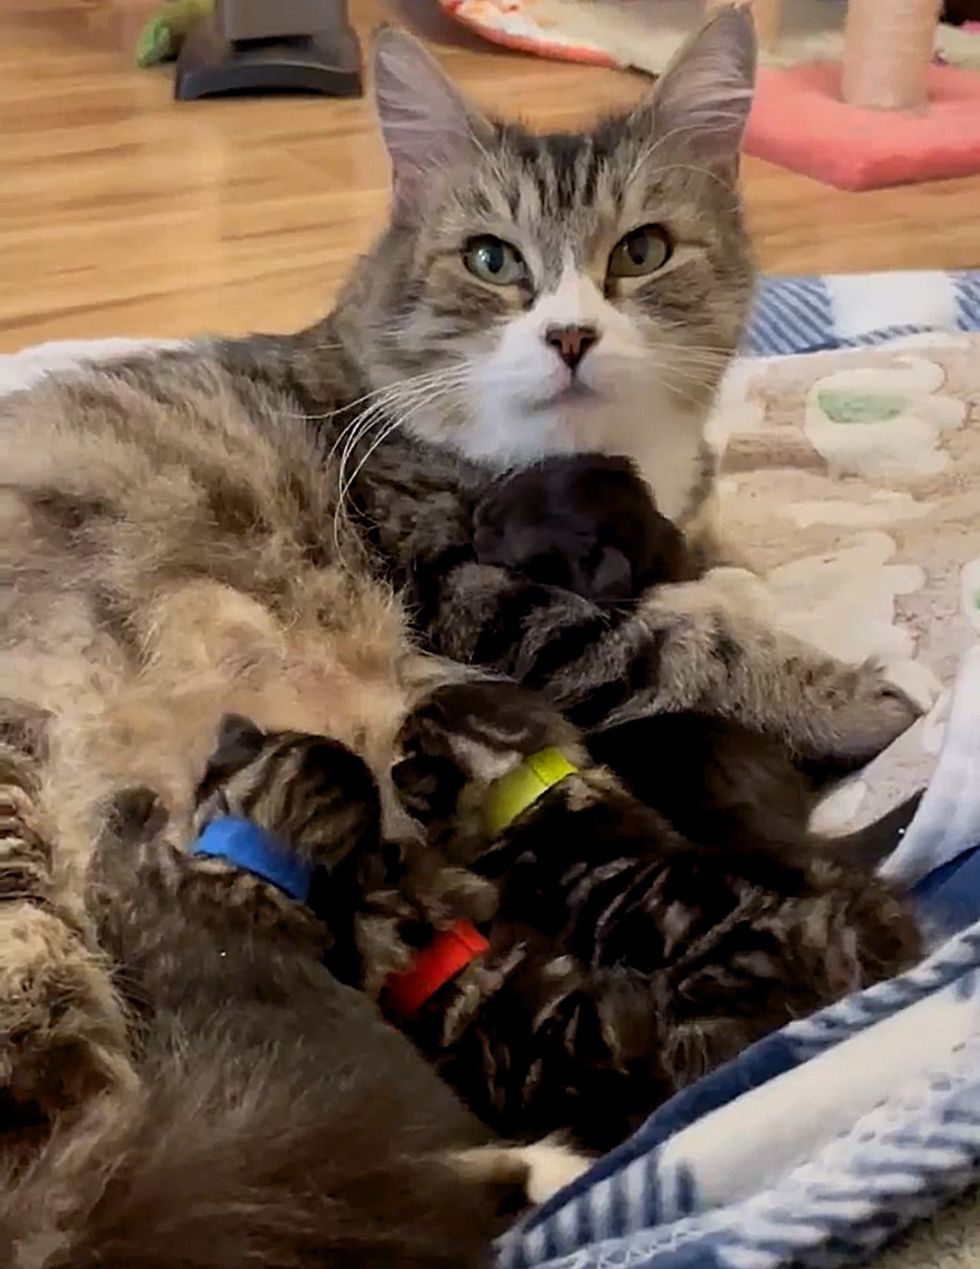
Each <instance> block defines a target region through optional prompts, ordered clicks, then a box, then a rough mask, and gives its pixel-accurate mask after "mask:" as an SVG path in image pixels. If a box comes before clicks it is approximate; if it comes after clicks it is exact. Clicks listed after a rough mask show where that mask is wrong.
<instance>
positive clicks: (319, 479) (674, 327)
mask: <svg viewBox="0 0 980 1269" xmlns="http://www.w3.org/2000/svg"><path fill="white" fill-rule="evenodd" d="M752 75H753V40H752V33H751V27H750V21H749V18H748V17H747V16H746V15H745V13H744V11H741V10H734V9H733V10H727V11H722V12H721V14H720V15H719V16H718V17H717V18H716V19H715V20H714V21H713V22H712V23H711V24H710V25H709V26H708V27H707V28H705V30H704V31H703V32H702V33H701V35H700V36H699V37H697V38H696V39H695V40H694V41H693V42H692V43H691V44H690V45H689V46H688V47H687V48H686V50H685V51H684V52H683V53H682V55H681V56H680V57H679V58H678V60H677V62H676V63H675V65H674V66H673V67H672V69H671V70H670V71H669V72H668V73H667V74H666V75H664V77H663V78H662V80H661V81H660V83H659V84H658V87H657V89H656V91H655V93H654V94H653V95H652V97H650V98H649V99H648V100H646V101H644V102H642V103H641V104H640V105H639V106H637V107H636V108H635V109H634V110H633V111H631V112H630V113H629V114H628V115H626V116H624V117H622V118H618V119H615V120H612V121H610V122H607V123H604V124H602V125H600V126H599V127H598V128H597V129H596V130H595V131H594V132H592V133H589V134H585V135H581V136H579V135H569V136H565V135H560V136H545V137H539V136H534V135H531V134H529V133H527V132H525V131H523V130H522V129H520V128H517V127H516V126H512V125H504V124H498V123H494V122H491V121H490V120H488V119H487V118H485V117H484V116H483V115H481V114H480V113H479V112H477V111H476V110H475V109H474V108H473V107H472V106H471V105H469V104H468V103H467V102H465V101H464V100H463V99H462V98H461V97H460V96H459V95H458V93H457V92H456V91H455V89H454V88H453V87H452V86H451V85H450V84H449V83H448V82H447V81H446V80H445V79H444V78H443V76H442V74H441V73H440V72H439V70H438V68H437V67H436V66H435V64H434V63H433V62H432V61H431V59H430V58H429V57H428V55H427V54H426V53H425V52H424V50H423V49H422V48H421V47H420V46H419V45H418V44H417V43H415V42H414V41H412V40H411V39H409V38H407V37H405V36H402V35H399V34H397V33H395V32H390V31H389V32H385V33H383V34H382V35H381V36H380V37H379V40H378V43H377V52H376V93H377V103H378V110H379V114H380V117H381V122H382V127H383V129H384V134H385V138H386V142H387V145H388V149H389V152H390V155H391V161H392V169H393V190H394V193H393V203H392V218H391V224H390V226H389V228H388V230H387V231H386V232H385V234H384V235H383V236H382V238H381V239H380V240H379V242H378V243H377V244H376V246H375V247H374V249H373V250H372V251H371V253H370V254H369V255H368V256H367V257H366V258H365V259H364V260H363V261H361V263H360V264H359V265H358V267H357V269H356V270H355V273H354V276H353V278H352V280H351V282H350V284H349V285H348V287H347V289H346V291H345V292H344V294H343V295H342V297H341V299H340V302H339V304H338V307H337V309H336V310H335V312H334V313H333V314H332V315H331V316H330V317H328V318H327V319H326V320H325V321H324V322H322V323H321V324H319V325H317V326H315V327H313V328H312V329H310V330H307V331H304V332H302V333H300V334H298V335H295V336H290V337H282V338H271V337H256V338H252V339H246V340H242V341H239V342H210V341H202V342H199V343H196V344H190V345H187V346H185V347H182V348H180V349H177V350H174V351H169V352H163V353H156V354H151V355H146V356H144V357H140V358H136V359H131V360H128V361H125V362H118V363H114V364H110V365H105V366H101V367H98V368H92V369H89V370H86V371H84V372H81V373H79V374H78V375H76V376H73V377H69V378H63V379H60V380H56V379H51V380H48V381H45V382H43V383H42V384H41V385H40V386H38V387H36V388H35V389H34V390H32V391H31V392H29V393H26V394H23V395H21V396H19V397H15V398H12V399H10V400H8V401H7V402H6V403H5V404H4V405H3V407H2V412H0V428H2V452H3V454H4V472H3V495H2V523H0V542H2V547H0V550H2V551H3V561H2V566H3V576H2V595H3V627H2V630H3V633H2V640H3V642H2V653H0V656H2V659H0V696H2V697H4V698H6V703H5V709H6V710H7V711H8V712H9V713H10V714H11V715H17V714H18V713H19V712H21V711H22V709H23V707H24V706H31V707H38V706H39V707H41V708H43V709H45V710H47V711H49V712H50V714H51V722H50V726H49V728H48V753H47V757H46V761H45V771H44V777H45V786H44V793H45V796H44V805H43V810H44V814H45V815H46V817H47V822H46V823H45V824H44V825H39V826H38V829H37V831H38V837H39V840H46V841H51V842H53V843H54V849H53V852H52V857H51V859H50V863H49V865H46V867H48V871H49V876H48V877H47V879H46V881H45V888H46V895H47V903H46V904H44V905H38V904H36V903H29V902H27V901H26V900H25V899H23V898H22V897H19V896H22V894H23V891H22V890H21V889H20V887H19V884H18V879H17V876H16V875H15V874H12V873H11V869H10V867H9V866H8V867H7V868H6V869H4V859H5V858H7V859H9V856H4V857H0V1079H2V1081H3V1083H4V1084H5V1085H7V1086H9V1087H12V1088H14V1089H15V1090H16V1089H19V1090H20V1093H21V1094H22V1093H23V1090H24V1088H25V1087H26V1086H29V1085H30V1083H31V1080H32V1079H33V1078H35V1076H36V1073H37V1072H38V1071H43V1072H44V1073H45V1075H44V1078H45V1088H46V1090H47V1092H46V1096H49V1097H50V1096H57V1097H60V1098H62V1099H63V1100H64V1101H65V1102H66V1103H74V1102H75V1101H76V1100H77V1099H78V1098H82V1097H85V1096H87V1095H88V1094H91V1093H95V1092H98V1091H101V1090H105V1089H110V1090H111V1088H112V1086H113V1083H114V1082H118V1081H125V1080H126V1079H128V1078H130V1076H129V1074H127V1070H126V1064H125V1060H124V1055H125V1051H126V1050H125V1036H124V1025H123V1019H122V1017H121V1015H120V1013H119V1011H118V1008H117V1006H116V1004H115V997H114V995H113V992H112V990H111V986H110V982H109V979H108V977H107V975H106V974H105V972H104V970H103V968H102V966H101V965H100V964H99V962H98V960H97V959H95V957H94V956H93V954H92V953H93V950H94V943H93V938H92V933H91V925H90V921H89V918H88V915H87V914H86V912H85V910H84V904H83V901H82V894H83V884H82V876H83V873H84V869H85V867H86V863H87V860H88V858H89V854H90V844H91V842H92V840H93V837H94V834H95V832H96V830H97V827H98V825H97V824H96V823H95V822H94V821H95V819H96V814H97V813H96V810H95V808H96V807H97V806H98V805H99V804H100V802H101V800H102V795H103V794H104V792H105V791H106V790H107V789H108V788H110V787H113V786H117V785H119V784H121V783H127V784H130V783H138V784H148V785H150V786H151V787H153V788H155V789H157V790H159V791H160V792H161V793H162V794H163V796H164V797H165V798H166V800H167V801H168V802H169V803H170V804H171V805H174V806H177V807H186V806H187V804H188V800H189V796H190V791H191V788H192V785H193V781H194V779H195V776H196V774H197V773H198V772H199V770H200V769H201V768H202V766H203V762H204V758H205V756H206V753H207V752H208V750H209V748H210V746H211V744H212V741H213V735H214V730H215V724H216V721H217V719H218V718H219V716H220V715H222V714H223V713H225V712H228V711H238V712H241V713H244V714H247V715H249V716H251V717H253V718H255V719H257V720H258V721H259V722H260V723H262V724H263V725H265V726H267V727H270V728H277V729H287V728H288V729H295V730H298V731H316V732H325V733H328V734H331V735H333V736H335V737H337V738H339V739H342V740H344V741H346V742H347V743H349V744H350V745H351V746H352V747H353V748H355V749H356V750H357V751H358V752H360V753H361V754H362V755H363V756H364V757H365V758H366V759H367V760H368V762H369V763H370V765H371V766H372V767H373V769H374V770H375V772H376V773H377V775H378V776H379V778H381V779H385V778H386V777H387V773H388V771H389V767H390V763H391V758H392V748H393V741H394V737H395V735H396V733H397V730H398V727H399V725H400V723H401V721H402V719H403V718H404V716H405V713H406V710H407V708H408V706H409V705H410V704H411V703H412V702H414V701H416V700H418V699H419V698H420V696H421V695H423V694H424V693H425V692H427V691H429V690H431V689H432V687H433V686H435V685H436V684H438V683H441V682H445V681H446V680H447V679H449V678H452V677H453V676H458V675H459V674H460V673H461V671H460V670H459V669H458V668H456V669H454V668H453V665H452V663H453V662H470V661H473V662H478V663H481V664H484V665H487V666H489V667H491V668H494V669H497V670H503V671H505V672H507V673H509V674H512V675H513V676H515V677H517V678H518V679H521V680H523V681H524V682H525V683H528V684H529V685H531V686H533V687H535V688H536V689H538V690H541V691H544V692H546V693H547V694H548V695H549V696H550V697H551V698H552V699H553V700H554V701H555V702H556V703H557V704H559V705H560V706H561V707H562V708H563V709H565V710H566V711H568V712H569V713H570V714H571V715H572V716H574V717H575V718H576V720H577V721H579V722H581V723H585V724H586V725H593V724H595V723H598V722H602V721H604V720H606V719H608V718H609V717H611V716H621V715H623V713H624V712H625V713H631V712H632V713H642V712H643V711H644V710H647V711H658V710H677V709H703V710H706V711H713V712H715V713H717V714H720V715H722V716H724V717H727V718H731V719H734V720H736V721H739V722H742V723H745V724H747V725H749V726H753V727H756V728H758V729H760V730H762V731H764V732H766V733H767V734H770V735H773V736H776V737H779V738H780V739H781V740H782V741H784V742H785V743H786V744H787V745H788V746H789V747H790V748H791V749H792V751H793V752H794V753H796V754H798V755H801V756H803V757H809V758H814V759H823V760H826V759H833V760H842V761H856V760H859V759H860V758H862V757H865V756H868V755H870V754H872V753H874V752H876V751H877V750H878V749H880V748H881V747H882V746H883V745H884V744H886V743H887V742H888V741H889V740H890V739H891V738H892V737H893V736H895V735H896V734H897V733H898V732H900V731H901V730H902V729H903V728H904V727H905V726H906V725H907V724H908V723H909V722H910V721H911V719H912V717H913V716H914V713H915V710H914V707H913V706H912V704H911V703H910V702H909V701H908V700H907V699H906V698H905V696H903V695H902V694H901V692H899V691H897V690H896V689H894V688H893V687H892V686H891V685H890V684H889V683H888V682H887V681H886V680H885V678H884V677H883V676H882V675H881V674H880V673H879V672H878V671H877V670H875V669H873V668H869V667H863V668H859V669H853V668H848V667H844V666H841V665H839V664H837V663H835V662H832V661H829V660H827V659H826V658H825V657H823V656H821V655H820V654H818V653H816V652H814V651H812V650H810V649H808V648H806V647H804V646H802V645H800V644H798V643H795V642H792V641H789V640H787V639H786V638H784V636H782V635H777V634H775V633H774V632H773V631H771V630H768V629H766V628H764V627H762V626H759V625H758V624H757V623H756V622H755V621H754V619H753V617H752V614H751V613H749V612H745V611H742V610H741V609H740V608H739V607H738V606H737V605H734V604H733V603H731V602H729V601H728V600H727V592H726V591H725V589H724V587H721V586H719V585H718V584H717V583H716V582H715V580H714V579H712V578H711V577H710V576H709V578H708V579H706V580H705V581H702V582H699V583H694V584H691V585H688V586H681V587H673V588H663V589H662V590H660V591H659V592H658V593H657V594H656V596H655V597H653V598H651V599H650V600H649V601H648V602H646V603H644V604H642V605H640V606H639V607H638V608H637V609H636V610H635V612H633V613H631V614H630V615H629V616H628V617H626V618H623V619H622V620H620V621H618V622H614V621H611V620H610V619H609V618H608V617H607V616H605V615H603V614H601V613H599V612H598V611H596V610H595V609H593V608H592V607H591V606H590V605H589V604H588V602H587V601H585V600H582V599H579V598H576V597H575V596H571V595H566V594H564V593H560V592H553V591H548V590H547V589H545V588H541V587H536V586H533V585H531V584H529V583H524V582H521V581H519V580H515V579H512V578H509V577H508V576H507V575H506V574H503V573H501V572H499V571H498V570H496V569H492V568H485V567H481V566H479V565H477V564H475V563H474V562H473V561H472V556H471V553H470V551H469V547H468V541H467V534H468V525H469V516H470V511H471V506H472V502H473V499H474V497H475V496H476V493H477V492H478V491H479V489H480V488H481V487H482V486H483V485H484V484H485V483H486V481H487V479H488V477H489V476H490V475H491V474H496V473H497V472H498V471H499V470H500V469H501V468H503V467H505V466H507V465H519V464H522V463H527V462H530V461H533V460H534V459H535V458H536V457H537V456H539V455H542V454H545V453H549V452H555V451H561V450H569V449H590V448H591V449H597V450H606V451H613V452H618V453H626V454H630V455H633V456H635V457H636V458H637V459H638V460H639V461H640V463H641V464H642V466H643V468H644V470H645V472H646V474H647V476H648V478H649V480H650V482H651V484H652V486H653V489H654V491H655V494H656V498H657V502H658V505H659V507H660V508H661V509H662V510H663V511H664V512H665V513H666V514H668V515H669V516H671V517H674V518H676V519H678V520H679V521H680V522H682V523H684V524H686V525H688V526H693V525H694V524H695V521H696V519H697V517H698V515H699V513H700V512H701V511H702V510H703V509H704V506H705V502H706V499H707V495H708V493H709V488H710V464H709V462H708V459H707V456H706V450H705V447H704V442H703V435H702V433H703V424H704V420H705V415H706V412H707V410H708V407H709V404H710V402H711V399H712V395H713V391H714V388H715V385H716V383H717V380H718V377H719V376H720V374H721V372H722V370H723V369H724V366H725V364H726V362H727V360H728V358H729V356H730V354H731V351H732V349H733V348H734V346H735V343H736V340H737V338H738V335H739V331H740V329H741V325H742V321H743V316H744V312H745V306H746V302H747V299H748V295H749V288H750V283H751V278H752V272H751V268H750V263H749V257H748V253H747V246H746V241H745V237H744V233H743V229H742V224H741V219H740V213H739V207H738V200H737V197H736V194H735V192H734V190H733V186H732V180H733V178H734V174H735V171H736V164H737V153H738V146H739V141H740V138H741V133H742V129H743V125H744V122H745V118H746V114H747V111H748V108H749V104H750V98H751V83H752ZM349 508H353V510H354V514H352V515H348V514H347V511H348V509H349ZM406 587H408V588H410V590H409V593H410V595H411V606H412V614H413V616H414V619H415V622H416V629H417V630H418V632H419V633H421V634H422V635H424V638H425V640H426V643H427V651H426V652H424V653H423V652H421V651H419V650H418V644H417V643H416V642H414V641H413V639H412V637H411V633H410V630H411V626H410V621H409V617H408V615H407V614H406V610H405V608H404V607H403V606H402V603H401V602H400V596H401V595H403V594H404V593H405V590H406ZM17 797H18V794H17V789H16V788H15V787H12V788H9V789H7V790H6V791H5V792H3V796H0V823H2V822H3V817H4V816H5V815H6V814H7V813H8V811H9V810H10V808H12V807H15V804H16V802H17ZM389 809H390V813H391V814H392V815H394V814H395V810H394V802H393V801H392V805H391V807H390V808H389ZM47 1109H49V1110H57V1109H59V1107H58V1106H49V1107H48V1108H47Z"/></svg>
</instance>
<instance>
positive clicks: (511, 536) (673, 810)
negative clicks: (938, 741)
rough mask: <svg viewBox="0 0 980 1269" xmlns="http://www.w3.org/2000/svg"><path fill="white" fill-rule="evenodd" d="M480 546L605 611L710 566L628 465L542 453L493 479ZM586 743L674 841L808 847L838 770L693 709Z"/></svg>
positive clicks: (876, 856)
mask: <svg viewBox="0 0 980 1269" xmlns="http://www.w3.org/2000/svg"><path fill="white" fill-rule="evenodd" d="M474 547H475V550H476V553H477V556H478V558H479V561H480V563H482V564H494V565H497V566H498V567H502V568H507V569H510V570H512V571H514V572H517V573H520V574H522V575H523V576H526V577H528V578H530V579H531V580H532V581H535V582H539V583H541V584H544V585H550V586H557V587H561V588H562V589H565V590H570V591H573V592H575V593H576V594H578V595H581V596H583V597H584V598H586V599H590V600H592V601H593V602H598V603H605V604H607V605H612V606H616V605H625V604H629V603H635V602H637V601H639V600H640V599H641V598H642V596H643V595H644V593H646V592H648V591H650V590H651V589H652V588H655V587H656V586H658V585H663V584H668V583H676V582H684V581H689V580H692V579H694V578H696V577H699V576H700V575H701V574H702V573H703V571H704V562H703V561H702V560H701V559H700V557H699V555H698V554H697V552H695V551H693V550H691V549H690V548H689V547H688V544H687V542H686V540H685V538H684V535H683V534H682V533H681V531H680V530H679V529H678V528H677V527H676V526H675V525H674V524H672V523H671V521H669V520H668V519H667V518H666V517H665V516H663V515H661V514H660V513H659V512H658V511H657V509H656V506H655V505H654V502H653V498H652V495H651V493H650V489H649V487H648V485H647V484H646V482H645V481H644V480H643V479H642V478H641V476H640V475H639V473H638V471H637V468H636V467H635V465H634V464H633V463H632V462H631V461H630V460H628V459H625V458H608V457H605V456H603V455H599V454H575V455H570V456H561V457H557V458H550V459H547V460H545V461H543V462H541V463H540V464H538V465H537V466H536V467H533V468H529V469H527V470H525V471H521V472H518V473H516V474H515V475H512V476H506V477H503V478H501V479H500V480H498V481H495V482H494V483H493V484H492V485H491V486H490V488H489V489H488V491H487V492H486V494H484V496H483V498H482V499H481V501H480V502H479V503H478V504H477V506H476V509H475V512H474ZM587 743H588V747H589V751H590V753H591V754H592V756H593V757H594V758H595V759H596V760H597V761H598V762H601V763H603V764H604V765H605V766H607V767H610V768H611V769H612V770H613V771H615V772H616V774H617V775H618V776H619V777H620V779H621V780H623V781H624V782H625V783H626V785H627V786H628V787H629V788H630V790H631V791H632V792H633V793H634V794H636V796H637V797H639V798H641V799H642V800H643V801H645V802H646V803H648V804H649V805H651V806H653V807H655V808H656V809H657V810H658V811H660V813H661V814H662V815H664V816H665V817H666V819H667V820H668V821H669V822H670V823H671V824H672V825H673V827H674V828H676V829H677V830H678V831H679V832H680V833H682V834H683V835H684V836H685V837H687V838H689V839H691V840H693V841H696V842H699V843H702V844H704V845H708V846H712V847H728V848H731V849H741V848H743V847H748V848H755V847H756V846H757V845H758V843H760V842H766V843H767V844H768V845H769V846H771V847H779V846H787V847H793V846H797V845H800V844H803V843H805V842H806V841H807V840H808V839H807V823H808V820H809V817H810V812H811V811H812V809H813V806H814V804H815V802H816V800H817V797H818V794H819V792H820V790H821V788H822V787H823V786H824V784H825V783H826V780H827V778H829V777H833V776H835V775H839V774H845V772H844V771H817V770H813V769H808V768H806V767H805V766H804V765H803V764H801V763H799V762H797V761H795V760H794V757H793V755H792V754H791V753H790V752H789V751H788V750H787V748H786V746H785V745H784V744H783V743H782V742H781V741H780V740H778V739H775V738H773V737H770V736H763V735H761V734H760V733H758V732H754V731H751V730H749V729H748V728H746V727H744V726H742V725H740V724H739V723H736V722H731V721H729V720H727V719H724V718H719V717H718V716H717V715H709V714H699V713H695V712H693V711H683V712H681V713H677V714H657V715H654V716H652V717H648V718H642V719H638V720H635V721H631V722H628V723H623V724H619V725H617V726H614V727H610V728H606V729H604V730H603V731H599V732H593V733H592V734H591V735H590V736H589V737H588V739H587ZM918 802H919V795H916V796H915V797H914V798H912V799H910V800H909V801H908V802H907V803H905V804H903V805H902V806H900V807H898V808H896V810H895V811H894V812H893V813H892V814H891V815H889V816H886V817H885V818H884V819H883V820H881V821H879V822H878V823H877V824H875V825H872V826H871V827H869V828H868V829H867V830H865V831H864V832H862V833H860V834H856V835H854V836H853V837H848V838H844V839H841V841H840V842H839V843H838V845H837V848H836V849H837V850H838V852H839V853H840V854H841V856H842V857H849V858H851V859H852V861H853V862H855V863H861V864H864V865H870V864H875V863H877V862H879V861H880V860H881V859H882V858H884V857H885V856H886V855H888V854H889V853H890V852H891V851H892V850H893V849H894V848H895V846H896V845H897V843H898V839H899V834H900V832H901V830H902V829H903V828H904V826H905V825H906V824H908V822H909V820H910V819H911V818H912V815H913V813H914V811H915V808H916V807H917V805H918Z"/></svg>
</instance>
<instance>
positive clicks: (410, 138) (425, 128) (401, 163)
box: [374, 27, 493, 219]
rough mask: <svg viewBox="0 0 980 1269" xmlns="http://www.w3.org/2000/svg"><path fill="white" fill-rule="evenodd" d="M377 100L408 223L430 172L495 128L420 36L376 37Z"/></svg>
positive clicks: (398, 205) (389, 32)
mask: <svg viewBox="0 0 980 1269" xmlns="http://www.w3.org/2000/svg"><path fill="white" fill-rule="evenodd" d="M374 101H375V106H376V107H377V111H378V117H379V119H380V120H381V131H382V133H383V134H384V140H385V145H386V146H387V148H388V156H389V158H390V159H391V176H392V200H393V211H394V216H395V219H399V218H401V219H408V218H409V217H410V216H411V215H412V212H413V211H414V209H415V208H416V206H417V204H418V200H419V196H420V194H421V192H422V190H423V188H424V182H425V176H426V173H428V172H431V170H432V169H433V168H434V167H438V166H441V165H444V164H448V163H452V162H454V161H455V160H456V159H457V158H458V157H459V156H460V155H464V154H466V153H467V152H468V151H471V150H473V149H475V148H476V147H477V146H478V145H479V142H480V139H481V138H483V139H486V138H489V136H490V135H491V133H492V131H493V129H492V126H491V125H490V123H489V122H488V121H487V120H486V118H485V117H484V116H483V115H481V114H480V112H479V111H478V110H477V109H476V107H474V106H473V105H471V104H470V103H469V102H468V101H467V100H466V98H465V97H464V96H463V95H462V93H461V92H459V90H458V89H457V88H456V87H455V86H454V85H453V84H452V83H451V82H450V81H449V80H448V79H447V78H446V76H445V74H444V73H443V71H442V69H441V67H440V66H439V63H438V62H437V61H436V60H435V58H434V57H433V56H432V55H431V53H429V52H428V51H427V50H426V49H425V47H424V46H423V45H422V44H421V43H420V42H419V41H418V40H417V39H415V37H414V36H412V35H409V34H408V32H407V31H399V30H396V29H395V28H394V27H382V29H381V30H380V31H379V32H378V33H377V35H376V36H375V38H374Z"/></svg>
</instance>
